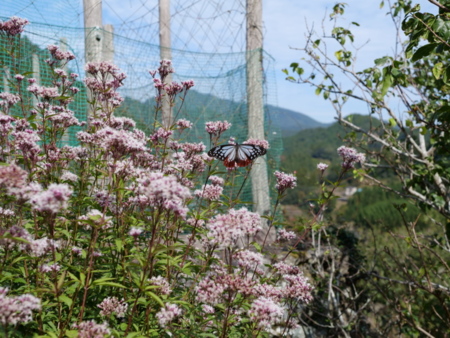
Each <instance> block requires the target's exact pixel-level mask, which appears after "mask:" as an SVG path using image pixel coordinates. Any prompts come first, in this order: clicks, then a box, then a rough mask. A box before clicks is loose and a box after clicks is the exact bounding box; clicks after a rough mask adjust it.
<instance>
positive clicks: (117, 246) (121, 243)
mask: <svg viewBox="0 0 450 338" xmlns="http://www.w3.org/2000/svg"><path fill="white" fill-rule="evenodd" d="M116 248H117V250H118V251H122V249H123V242H122V240H121V239H120V238H116Z"/></svg>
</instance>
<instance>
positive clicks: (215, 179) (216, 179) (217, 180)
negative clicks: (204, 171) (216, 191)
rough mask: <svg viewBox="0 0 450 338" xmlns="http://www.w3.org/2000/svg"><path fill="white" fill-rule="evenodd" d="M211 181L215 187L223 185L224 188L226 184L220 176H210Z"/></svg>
mask: <svg viewBox="0 0 450 338" xmlns="http://www.w3.org/2000/svg"><path fill="white" fill-rule="evenodd" d="M209 180H210V181H211V183H212V184H213V185H222V186H223V185H224V184H225V180H224V179H223V178H222V177H219V176H215V175H213V176H210V177H209Z"/></svg>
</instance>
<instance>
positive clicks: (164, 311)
mask: <svg viewBox="0 0 450 338" xmlns="http://www.w3.org/2000/svg"><path fill="white" fill-rule="evenodd" d="M181 312H182V311H181V309H180V308H179V307H178V305H176V304H171V303H166V305H165V306H164V307H163V308H161V310H160V311H159V312H158V313H157V314H156V318H158V323H159V325H161V326H162V327H166V326H167V324H168V323H170V322H171V321H173V320H174V319H175V317H178V316H179V315H181Z"/></svg>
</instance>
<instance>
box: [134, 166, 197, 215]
mask: <svg viewBox="0 0 450 338" xmlns="http://www.w3.org/2000/svg"><path fill="white" fill-rule="evenodd" d="M137 183H138V189H137V190H138V191H137V192H138V193H139V194H140V195H142V196H143V197H145V199H146V203H145V204H148V205H151V206H158V207H163V208H164V209H166V210H171V211H173V212H174V213H175V215H177V216H180V217H183V218H184V217H186V214H187V212H188V208H187V207H186V206H185V200H187V199H188V198H190V197H191V192H190V191H189V189H188V188H186V187H185V186H183V185H182V184H180V183H179V182H178V180H177V177H176V176H174V175H168V176H164V175H163V174H162V173H159V172H152V173H143V174H142V176H141V177H139V178H138V179H137ZM141 201H142V202H144V200H142V199H141Z"/></svg>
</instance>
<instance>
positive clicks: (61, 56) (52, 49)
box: [47, 45, 75, 61]
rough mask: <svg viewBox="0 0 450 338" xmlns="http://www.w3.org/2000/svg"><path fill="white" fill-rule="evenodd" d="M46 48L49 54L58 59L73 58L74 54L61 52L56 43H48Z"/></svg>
mask: <svg viewBox="0 0 450 338" xmlns="http://www.w3.org/2000/svg"><path fill="white" fill-rule="evenodd" d="M47 50H48V51H49V52H50V55H51V56H52V57H53V58H54V59H55V60H58V61H62V60H73V59H75V55H73V53H71V52H68V51H66V52H63V51H62V50H61V49H60V48H59V47H58V46H56V45H49V46H47Z"/></svg>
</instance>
